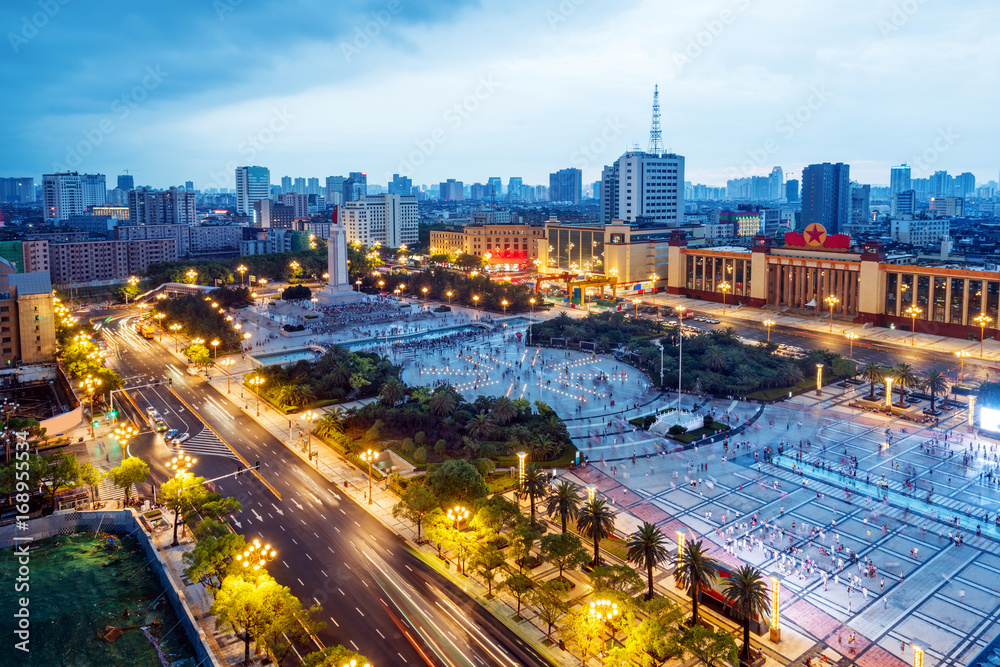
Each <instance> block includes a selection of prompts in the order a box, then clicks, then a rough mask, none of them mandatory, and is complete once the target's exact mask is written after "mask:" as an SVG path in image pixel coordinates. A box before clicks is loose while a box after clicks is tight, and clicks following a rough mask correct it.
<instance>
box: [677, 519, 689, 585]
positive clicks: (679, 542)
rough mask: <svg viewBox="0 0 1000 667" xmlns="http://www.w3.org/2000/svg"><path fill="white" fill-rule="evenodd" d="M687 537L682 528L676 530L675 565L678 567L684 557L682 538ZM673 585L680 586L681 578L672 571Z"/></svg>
mask: <svg viewBox="0 0 1000 667" xmlns="http://www.w3.org/2000/svg"><path fill="white" fill-rule="evenodd" d="M686 538H687V534H685V532H684V531H683V530H678V531H677V567H678V568H680V566H681V560H682V559H683V558H684V540H685V539H686ZM674 585H675V586H677V588H680V587H681V579H680V577H678V576H677V574H676V572H675V573H674Z"/></svg>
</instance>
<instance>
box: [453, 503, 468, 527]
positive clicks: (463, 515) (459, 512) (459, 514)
mask: <svg viewBox="0 0 1000 667" xmlns="http://www.w3.org/2000/svg"><path fill="white" fill-rule="evenodd" d="M448 518H449V519H451V520H452V521H454V522H455V530H461V529H462V522H463V521H465V520H466V519H468V518H469V510H467V509H465V508H464V507H462V506H461V505H455V506H454V507H453V508H451V509H450V510H448Z"/></svg>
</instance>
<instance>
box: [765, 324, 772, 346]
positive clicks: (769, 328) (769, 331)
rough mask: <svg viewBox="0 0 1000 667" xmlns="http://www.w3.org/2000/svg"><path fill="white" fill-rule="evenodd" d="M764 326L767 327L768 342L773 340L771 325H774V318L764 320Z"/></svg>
mask: <svg viewBox="0 0 1000 667" xmlns="http://www.w3.org/2000/svg"><path fill="white" fill-rule="evenodd" d="M764 326H765V327H767V342H768V343H770V342H771V327H773V326H774V320H770V319H769V320H764Z"/></svg>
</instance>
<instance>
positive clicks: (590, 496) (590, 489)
mask: <svg viewBox="0 0 1000 667" xmlns="http://www.w3.org/2000/svg"><path fill="white" fill-rule="evenodd" d="M596 494H597V487H596V486H594V485H593V484H588V485H587V502H588V503H592V502H594V496H595V495H596Z"/></svg>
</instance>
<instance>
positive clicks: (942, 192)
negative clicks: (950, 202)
mask: <svg viewBox="0 0 1000 667" xmlns="http://www.w3.org/2000/svg"><path fill="white" fill-rule="evenodd" d="M954 191H955V179H954V177H952V176H951V175H950V174H949V173H948V172H947V171H935V172H934V173H933V174H931V177H930V193H929V194H930V196H931V197H950V196H951V194H952V192H954Z"/></svg>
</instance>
